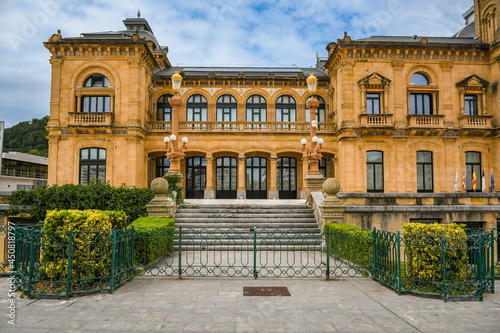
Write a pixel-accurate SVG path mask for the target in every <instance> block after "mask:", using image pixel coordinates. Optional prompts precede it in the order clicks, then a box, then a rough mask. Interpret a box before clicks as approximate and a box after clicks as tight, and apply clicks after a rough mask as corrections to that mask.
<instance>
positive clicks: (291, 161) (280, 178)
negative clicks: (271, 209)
mask: <svg viewBox="0 0 500 333" xmlns="http://www.w3.org/2000/svg"><path fill="white" fill-rule="evenodd" d="M276 176H277V185H278V191H279V198H280V199H297V160H296V159H295V158H293V157H280V158H278V170H277V173H276Z"/></svg>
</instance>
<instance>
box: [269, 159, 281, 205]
mask: <svg viewBox="0 0 500 333" xmlns="http://www.w3.org/2000/svg"><path fill="white" fill-rule="evenodd" d="M270 160H271V170H270V171H271V179H270V180H271V187H270V188H269V199H279V192H278V186H277V178H278V177H277V168H278V156H271V158H270Z"/></svg>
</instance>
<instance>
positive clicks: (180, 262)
mask: <svg viewBox="0 0 500 333" xmlns="http://www.w3.org/2000/svg"><path fill="white" fill-rule="evenodd" d="M179 279H182V227H179Z"/></svg>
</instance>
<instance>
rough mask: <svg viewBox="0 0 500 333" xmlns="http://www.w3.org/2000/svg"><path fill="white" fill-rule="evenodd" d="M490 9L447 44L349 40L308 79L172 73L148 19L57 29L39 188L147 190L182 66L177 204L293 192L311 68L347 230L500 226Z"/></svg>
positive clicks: (478, 10)
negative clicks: (93, 183)
mask: <svg viewBox="0 0 500 333" xmlns="http://www.w3.org/2000/svg"><path fill="white" fill-rule="evenodd" d="M499 4H500V1H499V0H481V1H479V0H475V1H474V6H473V7H472V8H471V9H470V10H468V11H467V12H466V13H465V14H464V17H465V18H466V26H465V28H464V29H462V30H461V31H460V32H458V33H457V34H456V35H455V36H453V37H421V36H408V37H395V36H372V37H368V38H362V39H358V40H353V39H351V38H350V37H349V36H348V35H347V33H346V34H345V36H344V37H343V38H342V39H338V40H337V41H336V42H332V43H330V44H328V45H327V47H326V48H327V50H328V57H327V58H318V59H317V63H316V66H315V68H313V69H311V68H280V67H275V68H271V67H266V68H255V67H253V68H234V67H175V66H172V65H171V64H170V62H169V60H168V57H167V52H168V49H167V48H166V47H162V46H160V44H159V43H158V41H157V40H156V38H155V36H154V34H153V31H152V29H151V27H150V26H149V24H148V22H147V21H146V20H145V19H142V18H133V19H126V20H124V24H125V26H126V29H125V30H123V31H116V32H106V33H83V34H81V36H80V37H75V38H66V37H64V38H63V37H62V36H61V34H60V33H57V34H54V35H53V36H51V37H50V38H49V41H48V42H46V43H45V47H46V48H47V49H48V50H49V51H50V54H51V58H50V62H51V64H52V87H51V105H50V120H49V123H48V127H47V128H48V130H49V136H48V137H49V144H50V147H49V177H48V182H49V184H66V183H86V182H88V181H89V180H90V179H92V178H101V179H104V180H106V181H109V182H110V183H111V184H112V185H114V186H119V185H121V184H125V185H127V186H137V187H146V186H148V184H149V183H150V182H151V181H152V179H154V178H155V177H158V176H161V175H163V173H164V172H166V170H168V165H169V161H168V159H166V158H165V151H164V146H165V144H164V142H163V137H164V136H167V135H170V133H171V129H172V108H171V106H170V104H169V99H170V97H171V96H172V95H173V94H174V90H173V89H172V87H171V82H170V78H171V76H172V75H173V74H174V72H175V71H179V72H180V73H181V75H182V76H183V82H182V88H181V90H180V96H181V99H182V107H181V110H180V113H179V134H180V136H185V137H187V138H188V139H189V143H188V144H187V150H186V157H185V158H184V160H183V161H182V164H181V170H182V171H183V172H182V173H183V174H184V188H185V193H184V195H185V196H186V197H187V198H261V199H279V198H300V197H303V196H304V194H305V176H306V175H307V173H308V162H307V161H305V160H304V159H303V158H302V153H301V149H302V145H301V144H300V140H301V139H302V138H304V137H308V133H309V126H310V124H311V122H310V121H311V119H309V112H308V110H307V109H306V106H305V104H306V101H307V99H308V98H309V97H310V96H311V94H310V93H309V92H308V90H307V85H306V80H305V79H306V77H307V76H308V75H309V73H311V72H312V73H314V75H315V76H316V77H317V78H318V90H317V91H316V93H315V96H316V98H317V99H318V100H319V101H320V103H321V104H320V107H319V108H318V111H317V117H316V120H317V131H318V136H321V137H322V138H323V139H324V141H325V143H324V145H323V147H322V154H323V159H322V160H321V163H320V170H321V172H322V173H323V174H324V176H325V177H335V178H337V179H338V180H339V181H340V183H341V186H342V188H341V191H342V193H341V194H340V196H341V198H342V201H343V203H344V204H345V205H346V206H347V208H346V217H347V221H348V222H350V223H356V224H359V225H361V226H364V227H373V226H378V227H384V229H394V230H399V224H400V222H394V223H392V222H391V223H389V222H388V221H393V220H395V219H396V217H397V216H399V219H400V220H401V219H403V220H404V221H403V222H407V221H408V220H412V219H413V220H418V219H420V220H429V221H430V220H438V221H442V222H470V223H473V222H474V223H481V226H482V227H496V223H497V218H498V217H499V216H500V215H499V212H500V210H499V209H498V192H496V191H491V185H492V183H491V174H492V173H493V174H494V175H498V176H497V177H500V167H499V163H498V162H499V161H500V140H499V138H500V110H499V105H500V93H499V92H498V83H499V81H500V60H499V59H500V24H499V22H500V18H499V17H498V15H497V14H496V10H497V7H498V6H499ZM483 171H484V173H485V179H486V182H485V184H482V181H481V180H482V179H481V176H482V172H483ZM464 174H465V178H466V180H465V189H464V188H463V187H462V178H463V177H464ZM474 174H475V176H476V180H477V182H476V190H475V191H473V175H474ZM457 175H458V190H455V179H456V177H457ZM483 188H484V191H483ZM436 205H440V206H441V207H440V209H436ZM457 207H459V208H460V209H462V210H463V211H461V210H460V209H457ZM391 212H392V213H391ZM396 212H398V213H397V214H396ZM389 213H390V215H387V216H386V215H384V214H389ZM349 214H350V215H349ZM377 214H379V215H377ZM398 214H399V215H398ZM377 216H378V217H377ZM400 220H397V221H400Z"/></svg>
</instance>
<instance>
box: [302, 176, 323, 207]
mask: <svg viewBox="0 0 500 333" xmlns="http://www.w3.org/2000/svg"><path fill="white" fill-rule="evenodd" d="M324 181H325V177H323V175H307V177H306V191H307V192H306V200H307V203H308V204H312V202H311V200H312V199H311V192H322V191H323V183H324Z"/></svg>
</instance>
